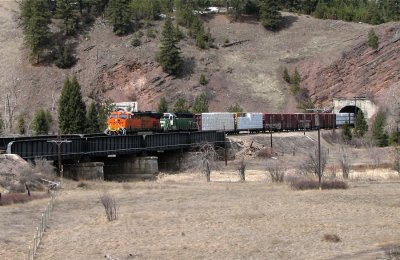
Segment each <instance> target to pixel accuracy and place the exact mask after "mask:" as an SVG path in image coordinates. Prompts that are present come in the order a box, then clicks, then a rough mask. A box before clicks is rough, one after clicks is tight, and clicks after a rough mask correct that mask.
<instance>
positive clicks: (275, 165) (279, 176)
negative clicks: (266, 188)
mask: <svg viewBox="0 0 400 260" xmlns="http://www.w3.org/2000/svg"><path fill="white" fill-rule="evenodd" d="M267 172H268V173H269V176H271V180H272V182H283V180H284V178H285V174H286V167H285V166H284V165H282V163H279V162H270V163H269V164H268V165H267Z"/></svg>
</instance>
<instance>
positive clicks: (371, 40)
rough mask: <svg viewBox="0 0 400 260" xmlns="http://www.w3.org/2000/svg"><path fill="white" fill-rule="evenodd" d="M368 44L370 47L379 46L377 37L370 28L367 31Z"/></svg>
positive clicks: (375, 47)
mask: <svg viewBox="0 0 400 260" xmlns="http://www.w3.org/2000/svg"><path fill="white" fill-rule="evenodd" d="M368 46H369V47H371V48H372V49H377V48H378V46H379V39H378V36H377V35H376V33H375V31H374V29H371V30H370V31H369V33H368Z"/></svg>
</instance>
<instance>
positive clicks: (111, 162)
mask: <svg viewBox="0 0 400 260" xmlns="http://www.w3.org/2000/svg"><path fill="white" fill-rule="evenodd" d="M157 174H158V158H157V156H130V157H115V158H107V159H106V160H104V179H105V180H111V181H130V180H138V179H153V178H155V177H156V176H157Z"/></svg>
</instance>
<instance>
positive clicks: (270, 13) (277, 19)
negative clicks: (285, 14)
mask: <svg viewBox="0 0 400 260" xmlns="http://www.w3.org/2000/svg"><path fill="white" fill-rule="evenodd" d="M260 20H261V24H262V25H263V26H264V27H265V28H267V29H268V30H271V31H277V30H279V29H280V28H281V26H282V20H283V18H282V15H281V13H280V12H279V5H278V3H277V1H276V0H263V1H262V2H261V7H260Z"/></svg>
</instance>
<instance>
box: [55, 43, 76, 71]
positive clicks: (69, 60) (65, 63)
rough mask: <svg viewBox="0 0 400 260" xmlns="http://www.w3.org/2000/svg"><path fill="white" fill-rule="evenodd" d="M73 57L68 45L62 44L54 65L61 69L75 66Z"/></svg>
mask: <svg viewBox="0 0 400 260" xmlns="http://www.w3.org/2000/svg"><path fill="white" fill-rule="evenodd" d="M75 62H76V60H75V57H74V56H73V55H72V52H71V48H70V47H69V46H68V45H65V44H64V43H62V44H61V45H60V46H59V47H58V50H57V53H56V60H55V61H54V64H55V65H56V66H57V67H59V68H61V69H67V68H71V67H72V66H73V65H74V64H75Z"/></svg>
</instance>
